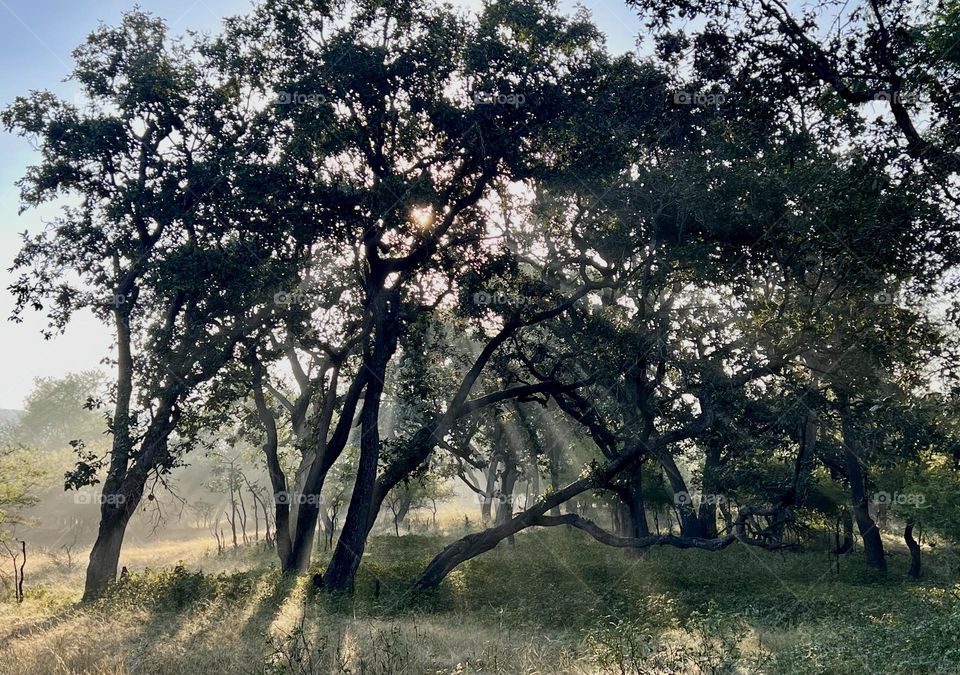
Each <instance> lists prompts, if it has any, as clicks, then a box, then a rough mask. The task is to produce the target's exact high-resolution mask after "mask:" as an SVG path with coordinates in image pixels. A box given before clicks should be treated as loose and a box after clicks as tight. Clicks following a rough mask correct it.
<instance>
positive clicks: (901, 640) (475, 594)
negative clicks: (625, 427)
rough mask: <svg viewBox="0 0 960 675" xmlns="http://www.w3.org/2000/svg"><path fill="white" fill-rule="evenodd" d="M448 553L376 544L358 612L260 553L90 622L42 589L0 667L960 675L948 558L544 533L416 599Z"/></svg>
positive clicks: (131, 590) (94, 612) (113, 605)
mask: <svg viewBox="0 0 960 675" xmlns="http://www.w3.org/2000/svg"><path fill="white" fill-rule="evenodd" d="M445 541H446V540H445V539H444V538H442V537H428V536H419V535H411V536H405V537H401V538H399V539H398V538H396V537H392V536H383V537H374V538H373V539H372V541H371V542H370V545H369V547H368V549H367V555H366V557H365V560H364V563H363V565H362V566H361V569H360V573H359V575H358V579H357V587H356V592H355V594H354V595H353V596H352V597H330V596H328V595H326V594H324V593H316V592H314V591H313V589H312V587H311V586H310V584H309V583H308V582H307V580H306V579H289V578H285V577H284V576H283V575H281V574H280V572H279V570H278V569H277V568H276V565H275V564H274V563H273V559H272V556H271V555H270V554H269V552H264V551H252V550H247V551H241V552H237V553H232V554H230V556H225V557H222V558H216V557H197V558H196V559H194V560H190V561H188V563H187V564H186V565H184V566H183V567H177V568H175V567H174V566H173V565H167V566H164V567H163V568H162V569H156V570H146V571H139V572H133V573H131V574H130V576H129V577H128V578H127V579H125V580H124V581H123V582H122V583H120V584H118V585H117V587H116V588H114V589H113V590H112V592H111V594H110V595H109V597H107V598H105V599H104V600H102V601H100V602H98V603H96V604H95V605H93V606H89V607H75V606H73V605H72V604H71V602H70V601H69V600H70V599H73V598H74V597H75V596H73V595H69V596H68V595H65V593H64V592H63V591H62V590H61V591H59V592H58V591H57V590H55V589H54V588H52V587H51V588H36V587H34V588H32V589H31V590H30V591H29V593H28V599H27V602H26V603H25V604H24V606H22V607H17V606H15V605H11V604H6V605H0V626H3V627H2V628H0V672H17V673H20V672H22V673H46V672H64V673H67V672H91V673H93V672H96V673H107V672H110V673H124V672H149V673H153V672H164V673H166V672H170V673H174V672H204V670H205V671H206V672H210V673H213V672H221V671H222V670H223V669H233V670H234V671H235V672H249V673H286V672H301V673H309V672H316V673H327V672H348V671H349V672H353V673H359V672H364V673H393V672H409V673H427V672H429V673H466V672H504V673H514V672H529V673H534V672H542V673H552V672H614V673H621V672H623V673H631V672H703V673H722V672H730V673H733V672H764V673H766V672H771V673H774V672H776V673H809V672H822V673H874V672H897V673H900V672H916V673H928V672H929V673H933V672H960V595H958V586H957V585H956V575H955V570H954V569H952V568H951V565H953V564H954V563H953V561H954V558H953V555H952V554H951V553H950V552H946V551H938V552H936V553H931V552H927V553H926V554H925V566H926V576H925V578H924V580H922V581H920V582H913V581H909V580H908V579H907V577H906V575H905V572H906V564H907V561H906V556H905V554H904V553H903V552H902V551H899V550H896V549H894V550H892V552H891V558H890V567H891V569H890V573H889V574H888V575H887V576H886V577H884V578H878V577H876V576H875V575H874V574H872V573H871V572H870V571H869V570H867V569H866V568H865V567H864V566H863V564H862V562H861V560H860V558H859V556H858V555H857V554H856V553H855V554H853V555H852V556H847V557H845V558H843V559H842V560H841V564H840V571H839V574H838V573H837V572H836V569H835V560H834V559H832V558H831V557H829V556H827V555H825V554H822V553H771V552H765V551H759V550H755V549H748V548H746V547H743V546H739V545H735V546H733V547H731V548H729V549H727V550H725V551H723V552H720V553H710V552H705V551H690V550H676V549H672V548H660V549H653V550H650V551H648V552H646V553H645V554H643V555H637V554H636V553H632V552H627V551H621V550H615V549H610V548H606V547H603V546H602V545H600V544H598V543H596V542H594V541H592V540H590V539H588V538H586V537H584V536H583V535H582V534H581V533H579V532H573V531H571V532H567V531H563V530H560V529H551V530H538V531H531V532H528V533H525V534H523V535H522V536H518V537H517V542H516V546H512V547H511V546H509V545H507V544H501V546H500V547H498V548H497V549H495V550H494V551H491V552H490V553H488V554H485V555H483V556H480V557H478V558H476V559H474V560H472V561H469V562H468V563H466V564H464V565H462V566H461V567H460V568H458V569H457V570H456V571H454V572H453V573H452V574H451V575H450V577H449V578H448V579H447V580H446V581H445V582H444V584H443V585H442V586H441V587H440V588H439V589H437V590H435V591H432V592H430V593H420V594H412V593H411V592H410V590H409V584H410V582H411V581H412V580H413V579H414V578H415V577H416V575H417V574H418V573H419V572H420V571H421V570H422V569H423V567H424V566H425V565H426V563H427V562H428V561H429V559H430V558H431V557H432V556H433V555H434V554H435V553H436V552H437V551H438V550H440V548H442V546H443V544H444V542H445ZM891 548H892V547H891ZM201 569H202V570H203V571H201ZM209 570H214V571H209ZM28 581H29V576H28ZM60 588H61V589H62V588H63V586H62V585H61V586H60ZM8 625H9V628H8V627H7V626H8ZM97 636H99V637H97ZM12 664H15V665H12Z"/></svg>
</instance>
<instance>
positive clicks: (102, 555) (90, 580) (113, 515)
mask: <svg viewBox="0 0 960 675" xmlns="http://www.w3.org/2000/svg"><path fill="white" fill-rule="evenodd" d="M100 513H101V516H100V529H99V531H98V533H97V540H96V541H95V542H94V544H93V549H92V550H91V551H90V563H89V564H88V565H87V578H86V583H85V585H84V589H83V602H89V601H91V600H96V599H97V598H99V597H101V596H102V595H103V593H104V591H106V590H107V586H108V585H110V584H111V583H113V582H114V581H115V580H116V578H117V567H119V565H120V547H121V546H122V545H123V535H124V533H125V532H126V529H127V521H129V519H130V516H129V515H128V513H127V509H125V508H124V507H123V505H118V506H114V505H112V504H107V503H104V504H103V506H102V507H101V509H100Z"/></svg>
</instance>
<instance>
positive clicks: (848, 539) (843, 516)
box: [835, 506, 853, 555]
mask: <svg viewBox="0 0 960 675" xmlns="http://www.w3.org/2000/svg"><path fill="white" fill-rule="evenodd" d="M840 526H841V527H842V528H843V541H842V542H838V545H837V550H836V551H835V553H836V554H837V555H843V554H845V553H849V552H850V551H852V550H853V516H852V515H850V509H848V508H847V507H845V506H844V507H843V508H842V509H841V510H840Z"/></svg>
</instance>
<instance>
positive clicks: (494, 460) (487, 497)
mask: <svg viewBox="0 0 960 675" xmlns="http://www.w3.org/2000/svg"><path fill="white" fill-rule="evenodd" d="M499 463H500V458H499V457H497V456H496V455H493V457H491V458H490V464H488V465H487V472H486V479H487V484H486V485H485V486H484V489H483V502H482V503H481V504H480V522H481V523H483V525H484V526H486V525H487V524H488V523H489V522H490V507H491V506H492V505H493V496H494V495H495V494H496V492H497V465H498V464H499Z"/></svg>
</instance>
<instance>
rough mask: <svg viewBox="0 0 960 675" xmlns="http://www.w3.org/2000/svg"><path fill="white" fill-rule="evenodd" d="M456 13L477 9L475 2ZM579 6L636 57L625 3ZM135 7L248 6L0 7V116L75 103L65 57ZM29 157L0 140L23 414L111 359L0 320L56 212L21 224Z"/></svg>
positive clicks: (3, 227)
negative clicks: (41, 99)
mask: <svg viewBox="0 0 960 675" xmlns="http://www.w3.org/2000/svg"><path fill="white" fill-rule="evenodd" d="M454 4H457V5H460V6H465V7H477V6H479V4H480V3H479V2H478V1H477V0H458V1H457V2H455V3H454ZM575 4H582V5H584V6H585V7H587V8H588V9H589V10H590V11H591V13H592V14H593V18H594V21H595V22H596V23H597V25H598V26H599V27H600V28H601V29H602V30H603V31H604V32H605V33H606V35H607V40H608V46H609V47H610V49H611V51H614V52H623V51H628V50H632V49H633V48H634V41H635V38H636V35H637V33H638V32H639V29H640V22H639V21H638V20H637V18H636V16H635V14H634V13H633V12H632V11H631V10H629V9H628V8H627V7H626V6H625V5H624V4H623V2H622V0H602V1H599V0H593V1H591V2H581V3H574V2H570V1H568V0H564V1H563V2H561V6H562V7H563V8H564V9H565V10H569V11H572V9H573V7H574V5H575ZM135 6H139V7H140V8H142V9H144V10H147V11H150V12H153V13H155V14H157V15H159V16H161V17H163V18H164V19H166V21H167V24H168V26H169V27H170V29H171V32H173V33H180V32H183V31H185V30H190V29H192V30H204V31H216V30H217V29H218V27H219V24H220V20H221V19H222V17H224V16H229V15H231V14H238V13H242V12H245V11H246V10H248V9H249V8H250V7H251V6H252V2H251V1H250V0H140V2H124V1H121V0H0V107H4V106H6V105H7V104H8V103H10V102H11V101H12V100H13V98H14V97H15V96H17V95H21V94H26V93H27V92H28V91H30V90H31V89H50V90H51V91H54V92H56V93H58V94H60V95H62V96H71V97H72V96H73V94H74V87H73V86H72V84H71V83H69V82H65V81H64V80H65V79H66V78H67V76H68V75H69V73H70V70H71V59H70V52H71V51H72V50H73V48H74V47H76V46H77V45H79V44H80V43H81V42H83V40H84V38H85V37H86V36H87V34H88V33H90V31H91V30H93V29H94V28H96V26H97V24H98V23H100V22H104V23H107V24H116V23H117V22H118V20H119V18H120V16H121V14H122V13H123V12H124V11H127V10H130V9H133V8H134V7H135ZM34 161H35V153H34V151H33V149H32V148H31V147H30V145H29V144H28V143H27V142H26V141H25V140H24V139H21V138H17V137H14V136H11V135H9V134H5V133H2V132H0V373H2V377H0V408H20V407H22V405H23V398H24V396H26V394H27V393H28V392H29V391H30V389H31V387H32V383H33V379H34V378H35V377H38V376H55V375H62V374H63V373H66V372H69V371H76V370H84V369H88V368H97V367H99V366H98V364H99V362H100V360H101V359H102V358H103V357H104V356H106V355H108V354H109V344H110V336H109V332H108V331H107V329H106V328H105V327H104V326H102V325H100V324H98V323H97V322H96V321H95V320H94V319H93V318H92V317H90V316H77V317H76V318H75V319H74V322H73V324H72V325H71V326H70V327H69V328H68V330H67V333H66V335H64V336H60V337H58V338H56V339H55V340H52V341H50V342H44V341H43V339H42V337H41V336H40V329H41V327H42V326H43V319H42V317H41V316H39V315H31V316H29V317H27V320H25V321H24V322H23V323H21V324H14V323H11V322H9V321H6V317H7V316H9V314H10V310H11V309H12V308H13V299H12V296H11V295H10V293H9V292H8V291H7V286H8V285H9V284H10V281H11V275H10V274H9V273H8V272H7V268H8V267H9V266H10V263H11V261H12V259H13V256H14V255H15V253H16V250H17V248H18V246H19V239H18V236H17V233H18V232H23V231H24V230H29V231H36V230H37V229H38V228H39V227H41V226H42V223H43V222H44V220H45V219H49V218H50V217H51V216H52V215H53V212H52V211H51V210H50V209H47V210H45V211H28V212H26V213H24V214H23V215H19V214H18V211H19V201H20V200H19V193H18V189H17V188H16V187H15V185H14V183H15V181H16V180H17V179H19V178H20V177H21V176H22V175H23V173H24V171H25V169H26V167H27V166H29V165H30V164H31V163H33V162H34Z"/></svg>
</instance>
